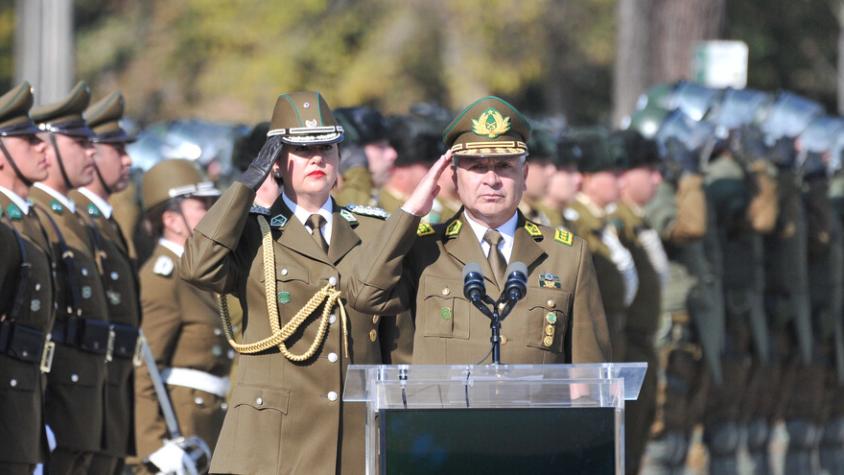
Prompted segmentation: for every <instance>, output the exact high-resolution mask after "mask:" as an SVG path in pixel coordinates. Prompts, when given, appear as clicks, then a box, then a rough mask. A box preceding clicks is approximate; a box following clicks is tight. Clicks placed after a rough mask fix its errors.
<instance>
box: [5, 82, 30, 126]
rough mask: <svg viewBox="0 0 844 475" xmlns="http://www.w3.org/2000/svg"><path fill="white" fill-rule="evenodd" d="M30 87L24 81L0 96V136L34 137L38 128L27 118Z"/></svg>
mask: <svg viewBox="0 0 844 475" xmlns="http://www.w3.org/2000/svg"><path fill="white" fill-rule="evenodd" d="M31 107H32V86H30V85H29V83H28V82H26V81H24V82H22V83H20V84H18V85H17V86H15V88H14V89H12V90H11V91H9V92H7V93H6V94H3V96H0V136H2V137H8V136H12V135H34V134H37V133H38V132H39V131H38V127H36V126H35V123H33V122H32V119H30V118H29V109H30V108H31Z"/></svg>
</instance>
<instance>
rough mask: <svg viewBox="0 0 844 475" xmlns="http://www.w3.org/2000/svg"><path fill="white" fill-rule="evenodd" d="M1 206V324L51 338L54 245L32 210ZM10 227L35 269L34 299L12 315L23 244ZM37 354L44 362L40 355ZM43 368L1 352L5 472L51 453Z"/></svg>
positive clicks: (1, 468) (8, 203) (1, 201)
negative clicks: (45, 433)
mask: <svg viewBox="0 0 844 475" xmlns="http://www.w3.org/2000/svg"><path fill="white" fill-rule="evenodd" d="M0 206H2V214H3V215H4V216H5V217H4V218H3V220H2V222H0V302H2V304H0V321H4V322H9V321H11V320H12V319H14V323H15V325H22V326H26V327H27V328H28V329H32V330H35V331H39V332H43V334H44V336H46V335H47V334H49V332H50V329H51V327H52V325H53V318H54V317H55V307H54V306H53V282H52V272H53V271H52V256H51V254H50V252H51V251H50V245H49V243H48V242H47V238H46V236H45V235H44V231H43V230H42V229H41V225H40V224H39V223H38V219H37V218H36V217H35V215H34V214H33V211H32V209H31V208H30V210H29V213H28V214H23V210H21V209H20V208H18V207H17V206H16V205H15V204H14V203H13V202H12V200H11V199H9V197H8V196H7V195H5V194H4V193H0ZM7 218H8V220H7ZM10 223H11V224H10ZM11 227H13V228H14V229H15V230H16V231H17V233H18V236H19V237H20V239H21V241H22V243H23V245H24V249H25V253H26V262H29V263H30V264H31V265H32V267H31V268H30V277H29V284H28V287H27V288H26V289H23V290H24V291H25V292H28V294H29V295H27V296H26V297H27V298H26V299H25V300H24V302H23V303H24V306H23V308H22V312H21V314H19V315H11V311H12V306H13V302H14V300H15V297H16V293H17V290H18V280H19V275H20V265H21V255H20V252H19V250H18V249H19V248H18V240H17V239H16V238H15V235H14V234H13V233H12V230H11ZM44 336H42V338H44ZM35 356H37V357H38V358H39V359H40V356H41V355H35ZM39 366H40V365H39V362H30V361H25V360H23V359H21V358H15V357H12V356H10V355H9V354H8V352H7V353H5V354H0V420H1V421H3V423H2V424H0V440H2V441H3V443H2V444H0V472H3V473H6V469H7V468H8V467H11V466H14V464H26V465H35V464H37V463H38V462H41V461H44V459H45V457H46V455H47V444H46V443H45V439H44V438H43V437H42V432H43V427H44V412H43V410H44V406H43V404H44V398H43V396H44V389H45V384H44V383H45V382H46V379H45V378H44V377H42V374H41V371H40V369H39ZM30 471H31V468H30Z"/></svg>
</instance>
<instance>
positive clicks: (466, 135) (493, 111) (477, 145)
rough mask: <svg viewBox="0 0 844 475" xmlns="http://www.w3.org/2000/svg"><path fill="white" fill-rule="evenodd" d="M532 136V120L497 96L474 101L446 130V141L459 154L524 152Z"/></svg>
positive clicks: (444, 137)
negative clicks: (529, 120)
mask: <svg viewBox="0 0 844 475" xmlns="http://www.w3.org/2000/svg"><path fill="white" fill-rule="evenodd" d="M528 139H530V124H529V123H528V120H527V119H526V118H525V117H524V116H523V115H522V114H521V112H519V111H518V110H517V109H516V108H515V107H513V106H512V105H510V103H508V102H507V101H505V100H504V99H501V98H498V97H495V96H487V97H484V98H481V99H478V100H477V101H475V102H473V103H472V104H470V105H469V106H468V107H466V108H465V109H463V112H461V113H460V114H459V115H458V116H457V117H455V118H454V120H452V121H451V123H450V124H449V125H448V126H447V127H446V128H445V130H444V131H443V142H445V144H446V146H447V147H448V148H450V149H451V151H452V153H453V154H454V155H455V156H512V155H524V154H527V153H528V146H527V141H528Z"/></svg>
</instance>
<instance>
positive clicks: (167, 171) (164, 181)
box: [141, 159, 220, 211]
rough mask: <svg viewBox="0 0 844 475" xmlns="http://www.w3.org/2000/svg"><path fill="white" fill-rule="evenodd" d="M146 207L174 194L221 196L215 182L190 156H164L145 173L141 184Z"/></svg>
mask: <svg viewBox="0 0 844 475" xmlns="http://www.w3.org/2000/svg"><path fill="white" fill-rule="evenodd" d="M141 189H142V196H141V198H142V199H143V205H144V211H149V210H150V209H152V208H154V207H156V206H158V205H160V204H162V203H165V202H166V201H167V200H169V199H171V198H179V197H197V198H214V197H217V196H220V190H218V189H217V188H216V187H215V186H214V183H212V182H210V181H208V180H207V179H206V178H205V177H204V176H203V175H202V172H200V171H199V169H198V168H197V167H196V164H195V163H194V162H192V161H190V160H182V159H169V160H162V161H160V162H158V163H156V164H155V166H153V167H152V168H150V169H149V171H147V172H146V173H144V178H143V182H142V184H141Z"/></svg>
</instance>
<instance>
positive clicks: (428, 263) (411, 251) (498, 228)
mask: <svg viewBox="0 0 844 475" xmlns="http://www.w3.org/2000/svg"><path fill="white" fill-rule="evenodd" d="M529 134H530V126H529V125H528V122H527V120H526V119H525V118H524V117H523V116H522V115H521V114H520V113H519V112H518V111H517V110H516V109H515V108H514V107H513V106H512V105H510V104H509V103H507V102H505V101H504V100H502V99H500V98H497V97H492V96H490V97H485V98H482V99H479V100H477V101H475V102H474V103H473V104H471V105H470V106H468V107H466V109H464V111H463V112H462V113H461V114H460V115H458V116H457V118H455V119H454V120H453V121H452V123H451V124H450V125H449V126H448V127H447V128H446V129H445V132H444V133H443V138H444V142H445V143H446V145H447V146H448V147H450V151H449V152H448V153H447V154H446V155H444V156H443V157H441V158H440V160H438V161H437V162H436V163H435V164H434V166H433V167H432V169H431V171H430V172H429V173H428V175H426V176H425V178H424V179H423V181H422V182H421V183H420V186H419V187H418V188H417V190H416V191H415V192H414V194H413V195H411V197H410V198H409V199H408V201H407V202H406V203H405V204H404V206H403V207H402V209H401V210H400V211H398V212H397V213H394V214H393V216H392V217H391V218H390V220H389V221H388V223H387V227H388V229H387V231H385V232H383V233H382V235H383V236H384V237H385V238H383V239H384V240H383V241H382V245H381V246H380V247H379V251H378V252H377V253H376V254H374V255H373V262H374V263H377V266H375V267H368V266H358V267H357V268H356V274H355V280H356V281H359V282H362V283H364V284H365V285H364V286H363V288H362V289H360V291H359V292H358V294H357V295H353V296H351V299H352V305H355V304H356V301H357V300H363V301H370V302H371V301H379V300H382V299H386V298H388V297H390V296H393V295H401V296H403V298H406V299H407V301H414V302H415V315H416V326H417V331H416V335H415V338H414V347H413V362H414V363H422V364H452V363H454V364H456V363H461V364H462V363H478V362H480V361H483V360H486V356H487V355H489V337H490V330H489V319H488V318H487V317H485V316H484V315H482V314H481V313H480V311H478V310H477V309H475V308H474V307H473V306H472V304H471V303H469V302H468V301H467V300H466V299H465V298H464V297H463V282H462V279H461V277H460V276H461V269H462V268H463V267H464V265H466V264H468V263H476V264H479V265H481V266H482V269H483V274H484V280H485V287H486V292H487V294H488V295H489V296H490V297H492V298H493V299H497V298H498V297H499V294H500V292H501V289H503V285H504V278H505V276H504V273H505V268H506V267H507V264H508V262H510V263H512V262H516V261H519V262H522V263H524V264H525V265H526V266H527V269H528V276H527V277H528V281H527V285H528V289H527V296H526V297H525V298H524V299H523V300H522V301H520V302H519V303H518V304H516V306H515V308H514V310H513V313H512V314H511V315H510V316H509V317H507V318H506V319H505V320H504V321H503V323H502V329H501V360H502V362H505V363H579V362H598V361H609V359H610V353H611V349H610V343H609V336H608V333H607V326H606V320H605V317H604V311H603V307H602V305H601V298H600V294H599V291H598V286H597V281H596V279H595V271H594V268H593V266H592V258H591V255H590V252H589V249H588V248H587V245H586V243H585V242H584V241H583V240H582V239H580V238H577V237H575V236H573V235H572V234H571V233H570V232H568V231H566V230H564V229H559V228H558V229H551V228H546V227H544V226H540V225H537V224H536V223H533V222H531V221H529V220H527V219H525V217H524V215H522V214H521V213H520V212H519V211H518V209H517V207H518V203H519V201H520V200H521V197H522V192H523V191H524V183H525V181H524V180H525V173H526V167H525V162H524V161H525V155H526V154H527V153H528V150H527V145H526V142H527V139H528V137H529ZM449 159H451V160H452V161H451V163H450V165H451V166H452V167H453V169H454V181H455V186H456V188H457V192H458V194H459V196H460V198H461V201H462V202H463V205H464V207H463V209H461V211H460V212H458V214H457V215H455V216H453V217H452V218H451V219H449V220H448V221H446V222H444V223H442V224H438V225H433V226H432V225H429V224H427V223H421V224H419V220H420V219H421V217H422V216H424V215H425V214H427V213H428V212H429V211H430V209H431V205H432V202H433V199H434V197H435V196H436V191H437V190H436V182H437V180H438V179H439V176H440V174H441V173H442V171H443V169H444V168H445V167H446V166H449V163H448V161H449ZM417 224H418V227H416V226H417ZM414 228H415V229H414ZM402 256H406V257H404V259H402Z"/></svg>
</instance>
